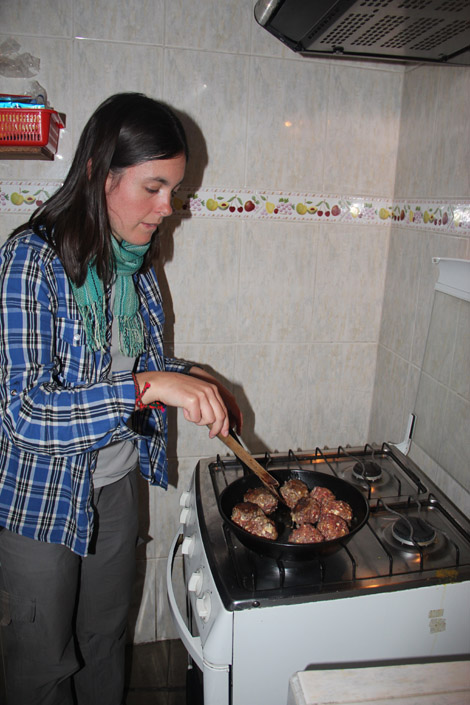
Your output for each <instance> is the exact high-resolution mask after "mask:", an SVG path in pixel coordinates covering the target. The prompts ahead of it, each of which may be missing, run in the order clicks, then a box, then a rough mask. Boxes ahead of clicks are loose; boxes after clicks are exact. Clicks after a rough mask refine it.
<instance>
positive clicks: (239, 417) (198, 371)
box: [189, 366, 243, 434]
mask: <svg viewBox="0 0 470 705" xmlns="http://www.w3.org/2000/svg"><path fill="white" fill-rule="evenodd" d="M189 374H190V375H192V376H193V377H198V378H199V379H205V380H207V381H209V382H212V384H215V385H216V386H217V389H218V390H219V394H220V396H221V397H222V400H223V402H224V404H225V406H226V407H227V411H228V412H229V418H230V426H232V427H233V426H235V430H236V432H237V433H238V434H240V433H241V432H242V426H243V414H242V412H241V411H240V408H239V406H238V404H237V400H236V399H235V397H234V395H233V394H232V392H231V391H230V390H228V389H227V387H225V386H224V385H223V384H222V383H221V382H219V380H218V379H216V378H215V377H214V376H213V375H211V374H210V372H207V371H206V370H203V369H202V368H201V367H196V366H193V367H191V369H190V370H189Z"/></svg>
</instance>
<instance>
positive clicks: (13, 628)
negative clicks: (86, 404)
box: [0, 472, 138, 705]
mask: <svg viewBox="0 0 470 705" xmlns="http://www.w3.org/2000/svg"><path fill="white" fill-rule="evenodd" d="M137 499H138V489H137V476H136V472H131V473H129V475H127V476H126V477H124V478H123V479H122V480H119V481H118V482H115V483H113V484H112V485H107V486H105V487H102V488H100V489H97V490H96V491H95V496H94V502H95V517H96V524H97V532H96V545H95V548H94V552H93V553H89V555H88V556H87V557H86V558H83V559H82V558H80V556H77V555H76V554H74V553H72V551H70V550H69V549H68V548H65V547H64V546H60V545H56V544H47V543H43V542H41V541H34V540H32V539H29V538H25V537H23V536H19V535H17V534H14V533H12V532H10V531H7V530H6V529H4V530H2V531H0V623H1V624H3V629H2V642H3V650H4V658H5V663H6V678H7V705H74V704H76V703H78V705H121V703H122V699H123V689H124V658H125V646H126V626H127V618H128V611H129V604H130V600H131V594H132V585H133V581H134V576H135V546H136V540H137V531H138V529H137V526H138V517H137V510H138V506H137Z"/></svg>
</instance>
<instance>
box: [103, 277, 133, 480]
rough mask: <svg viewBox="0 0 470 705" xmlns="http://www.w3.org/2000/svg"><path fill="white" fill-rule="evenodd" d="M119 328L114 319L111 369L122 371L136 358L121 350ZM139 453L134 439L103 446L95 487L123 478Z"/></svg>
mask: <svg viewBox="0 0 470 705" xmlns="http://www.w3.org/2000/svg"><path fill="white" fill-rule="evenodd" d="M113 299H114V291H113V292H112V300H113ZM118 342H119V330H118V326H117V319H116V318H114V320H113V328H112V340H111V358H112V361H111V371H113V372H121V371H123V370H132V369H134V363H135V359H134V358H133V357H126V356H125V355H123V354H122V352H121V351H120V350H119V345H118ZM138 461H139V454H138V452H137V448H136V447H135V445H134V443H133V442H132V441H116V442H115V443H111V444H110V445H108V446H106V447H105V448H102V449H101V450H100V452H99V453H98V459H97V462H96V468H95V472H94V474H93V485H94V487H95V488H96V487H104V485H110V484H111V483H112V482H117V481H118V480H121V478H123V477H124V476H125V475H127V473H128V472H130V471H131V470H134V468H136V467H137V464H138Z"/></svg>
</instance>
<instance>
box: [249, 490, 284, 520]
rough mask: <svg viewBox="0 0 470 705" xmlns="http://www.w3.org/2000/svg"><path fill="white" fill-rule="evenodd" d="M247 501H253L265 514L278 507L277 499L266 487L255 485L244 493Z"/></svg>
mask: <svg viewBox="0 0 470 705" xmlns="http://www.w3.org/2000/svg"><path fill="white" fill-rule="evenodd" d="M243 499H244V501H245V502H253V504H257V505H258V507H261V509H262V510H263V512H264V513H265V514H272V513H273V512H274V511H275V510H276V509H277V499H276V497H274V495H272V494H271V492H270V491H269V490H267V489H266V488H265V487H254V488H252V489H250V490H247V491H246V492H245V494H244V495H243Z"/></svg>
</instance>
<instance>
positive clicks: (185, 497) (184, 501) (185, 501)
mask: <svg viewBox="0 0 470 705" xmlns="http://www.w3.org/2000/svg"><path fill="white" fill-rule="evenodd" d="M190 502H191V492H182V493H181V497H180V507H189V504H190Z"/></svg>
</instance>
